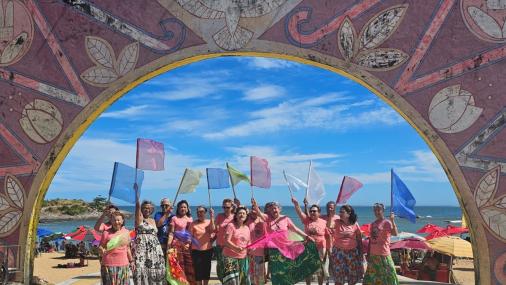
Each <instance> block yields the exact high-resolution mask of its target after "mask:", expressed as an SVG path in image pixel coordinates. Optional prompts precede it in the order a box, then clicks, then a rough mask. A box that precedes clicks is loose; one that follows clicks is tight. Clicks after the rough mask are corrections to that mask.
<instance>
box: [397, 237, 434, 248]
mask: <svg viewBox="0 0 506 285" xmlns="http://www.w3.org/2000/svg"><path fill="white" fill-rule="evenodd" d="M401 248H411V249H420V250H429V249H431V247H430V246H429V245H427V243H426V242H425V241H423V240H419V239H416V238H409V239H404V240H401V241H398V242H394V243H392V244H390V249H401Z"/></svg>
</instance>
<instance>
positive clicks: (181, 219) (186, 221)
mask: <svg viewBox="0 0 506 285" xmlns="http://www.w3.org/2000/svg"><path fill="white" fill-rule="evenodd" d="M176 209H177V210H176V215H175V216H174V217H172V219H171V220H170V225H169V238H168V239H167V248H168V251H171V250H172V249H175V250H176V253H177V258H176V259H177V263H178V264H179V266H181V268H182V269H183V270H184V274H185V276H186V280H187V281H188V283H190V284H195V271H194V270H193V261H192V256H191V242H192V241H191V239H188V233H189V232H190V226H191V223H192V222H193V219H192V216H191V212H190V206H189V205H188V202H187V201H186V200H181V201H179V202H178V203H177V207H176Z"/></svg>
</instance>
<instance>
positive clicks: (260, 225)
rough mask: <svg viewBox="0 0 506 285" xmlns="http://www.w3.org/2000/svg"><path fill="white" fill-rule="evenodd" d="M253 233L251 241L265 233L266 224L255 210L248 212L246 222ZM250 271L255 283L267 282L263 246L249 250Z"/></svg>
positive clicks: (257, 284)
mask: <svg viewBox="0 0 506 285" xmlns="http://www.w3.org/2000/svg"><path fill="white" fill-rule="evenodd" d="M246 224H247V226H248V227H249V230H250V233H251V242H252V243H253V242H255V241H257V240H258V239H260V238H262V237H264V235H265V224H264V222H262V220H261V219H260V217H258V215H257V213H256V212H255V211H252V212H250V213H249V214H248V221H247V222H246ZM249 273H250V276H251V282H252V284H253V285H264V284H265V282H266V271H265V250H264V249H263V248H257V249H252V250H250V252H249Z"/></svg>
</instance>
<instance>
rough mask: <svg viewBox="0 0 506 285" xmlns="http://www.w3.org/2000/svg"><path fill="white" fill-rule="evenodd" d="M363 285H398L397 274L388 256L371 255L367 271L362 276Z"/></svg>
mask: <svg viewBox="0 0 506 285" xmlns="http://www.w3.org/2000/svg"><path fill="white" fill-rule="evenodd" d="M363 284H364V285H375V284H389V285H398V284H399V280H398V279H397V273H396V272H395V266H394V261H393V260H392V257H391V256H390V255H388V256H379V255H371V256H370V257H369V262H368V263H367V271H366V272H365V276H364V282H363Z"/></svg>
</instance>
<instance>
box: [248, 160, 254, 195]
mask: <svg viewBox="0 0 506 285" xmlns="http://www.w3.org/2000/svg"><path fill="white" fill-rule="evenodd" d="M249 169H250V170H249V177H250V179H249V189H250V190H251V199H254V198H255V197H254V195H253V157H252V156H250V157H249Z"/></svg>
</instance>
